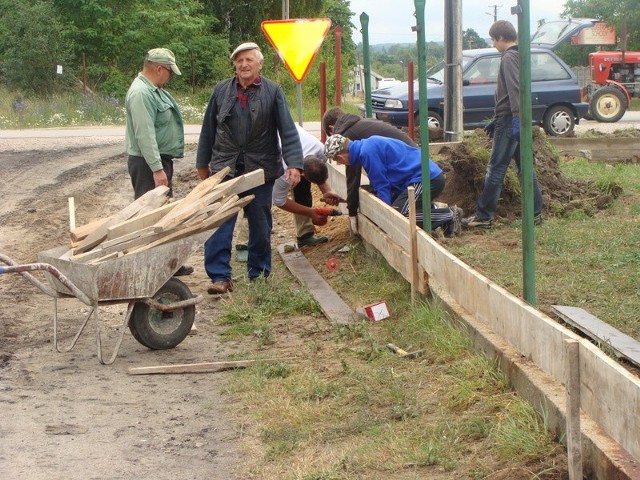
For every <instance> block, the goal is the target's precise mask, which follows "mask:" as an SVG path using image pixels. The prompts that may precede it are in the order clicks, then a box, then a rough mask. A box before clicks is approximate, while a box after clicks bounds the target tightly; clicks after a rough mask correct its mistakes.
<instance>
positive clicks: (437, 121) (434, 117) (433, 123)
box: [428, 110, 444, 129]
mask: <svg viewBox="0 0 640 480" xmlns="http://www.w3.org/2000/svg"><path fill="white" fill-rule="evenodd" d="M428 122H429V128H430V129H431V128H443V126H444V121H443V120H442V116H441V115H440V114H439V113H438V112H436V111H433V110H429V113H428Z"/></svg>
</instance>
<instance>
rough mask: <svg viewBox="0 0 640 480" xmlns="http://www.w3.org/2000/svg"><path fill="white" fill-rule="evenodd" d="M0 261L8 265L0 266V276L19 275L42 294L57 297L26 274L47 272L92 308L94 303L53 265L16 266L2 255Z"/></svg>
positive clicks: (28, 264) (29, 264)
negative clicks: (5, 274)
mask: <svg viewBox="0 0 640 480" xmlns="http://www.w3.org/2000/svg"><path fill="white" fill-rule="evenodd" d="M0 261H1V262H3V263H6V264H7V265H9V266H8V267H3V266H0V274H2V273H19V274H21V275H22V276H23V277H24V278H26V279H27V280H29V282H31V283H32V284H33V285H35V286H36V287H37V288H39V289H40V290H41V291H42V292H43V293H45V294H47V295H49V296H51V297H58V296H59V295H58V294H57V293H56V292H55V291H54V290H52V289H50V288H49V287H47V286H46V285H45V284H43V283H42V282H40V281H39V280H38V279H36V278H35V277H34V276H33V275H30V274H29V273H27V272H35V271H39V270H44V271H46V272H49V273H50V274H51V275H53V276H54V277H55V278H57V279H58V281H59V282H60V283H62V284H63V285H64V286H65V287H67V288H68V289H69V290H70V291H71V293H72V294H73V295H74V296H75V297H76V298H77V299H78V300H80V301H81V302H82V303H84V304H85V305H88V306H92V305H93V303H94V302H92V301H91V299H90V298H89V297H87V295H86V294H85V293H84V292H82V291H81V290H80V289H79V288H78V287H76V286H75V285H74V284H73V282H71V280H69V279H68V278H67V277H65V276H64V275H63V274H62V272H61V271H60V270H58V269H57V268H56V267H54V266H53V265H50V264H48V263H27V264H25V265H18V264H17V263H16V262H14V261H13V260H12V259H11V258H9V257H7V256H6V255H2V254H0Z"/></svg>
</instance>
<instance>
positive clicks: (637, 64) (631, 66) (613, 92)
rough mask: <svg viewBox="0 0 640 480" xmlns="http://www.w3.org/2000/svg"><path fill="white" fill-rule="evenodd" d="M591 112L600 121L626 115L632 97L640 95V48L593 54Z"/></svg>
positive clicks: (614, 119)
mask: <svg viewBox="0 0 640 480" xmlns="http://www.w3.org/2000/svg"><path fill="white" fill-rule="evenodd" d="M589 70H590V73H591V84H590V85H588V86H587V92H588V95H589V112H590V114H591V115H592V116H593V118H594V119H596V120H597V121H599V122H607V123H613V122H617V121H618V120H620V119H621V118H622V116H623V115H624V112H625V111H626V110H627V107H628V106H629V103H630V102H631V99H632V98H634V97H640V52H594V53H590V54H589Z"/></svg>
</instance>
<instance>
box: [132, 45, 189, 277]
mask: <svg viewBox="0 0 640 480" xmlns="http://www.w3.org/2000/svg"><path fill="white" fill-rule="evenodd" d="M174 74H175V75H181V73H180V69H179V68H178V66H177V65H176V57H175V56H174V54H173V52H172V51H171V50H169V49H167V48H154V49H152V50H149V51H148V52H147V54H146V56H145V59H144V64H143V66H142V72H140V73H139V74H138V76H137V77H136V78H135V79H134V80H133V82H132V83H131V86H130V87H129V91H128V92H127V96H126V100H125V110H126V114H127V126H126V130H125V145H126V151H127V154H128V155H129V158H128V160H127V163H128V170H129V176H130V177H131V184H132V185H133V192H134V198H136V199H137V198H140V197H141V196H142V195H144V194H145V193H147V192H148V191H150V190H153V189H154V188H156V187H159V186H162V185H165V186H168V187H169V196H170V197H171V196H173V191H172V190H171V183H172V182H171V181H172V178H173V159H174V158H182V157H184V122H183V120H182V113H181V112H180V108H179V107H178V104H177V103H176V101H175V100H174V98H173V97H172V96H171V94H170V93H169V92H167V91H166V90H165V89H164V87H165V86H166V85H167V83H169V80H171V77H172V76H173V75H174ZM191 273H193V267H192V266H190V265H183V266H182V267H180V268H179V269H178V271H177V272H176V273H175V275H176V276H180V275H190V274H191Z"/></svg>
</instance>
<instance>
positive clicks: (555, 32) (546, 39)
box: [531, 20, 577, 45]
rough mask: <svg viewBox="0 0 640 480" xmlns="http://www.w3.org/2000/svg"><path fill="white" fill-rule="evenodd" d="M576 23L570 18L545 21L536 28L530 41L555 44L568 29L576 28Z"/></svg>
mask: <svg viewBox="0 0 640 480" xmlns="http://www.w3.org/2000/svg"><path fill="white" fill-rule="evenodd" d="M576 25H577V24H576V23H575V22H571V20H560V21H557V22H546V23H544V24H542V25H540V27H539V28H538V30H537V31H536V33H534V35H533V36H532V37H531V43H536V44H549V45H555V44H556V43H558V42H559V41H560V39H562V37H563V36H564V35H566V34H567V33H569V30H572V29H574V28H576Z"/></svg>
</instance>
